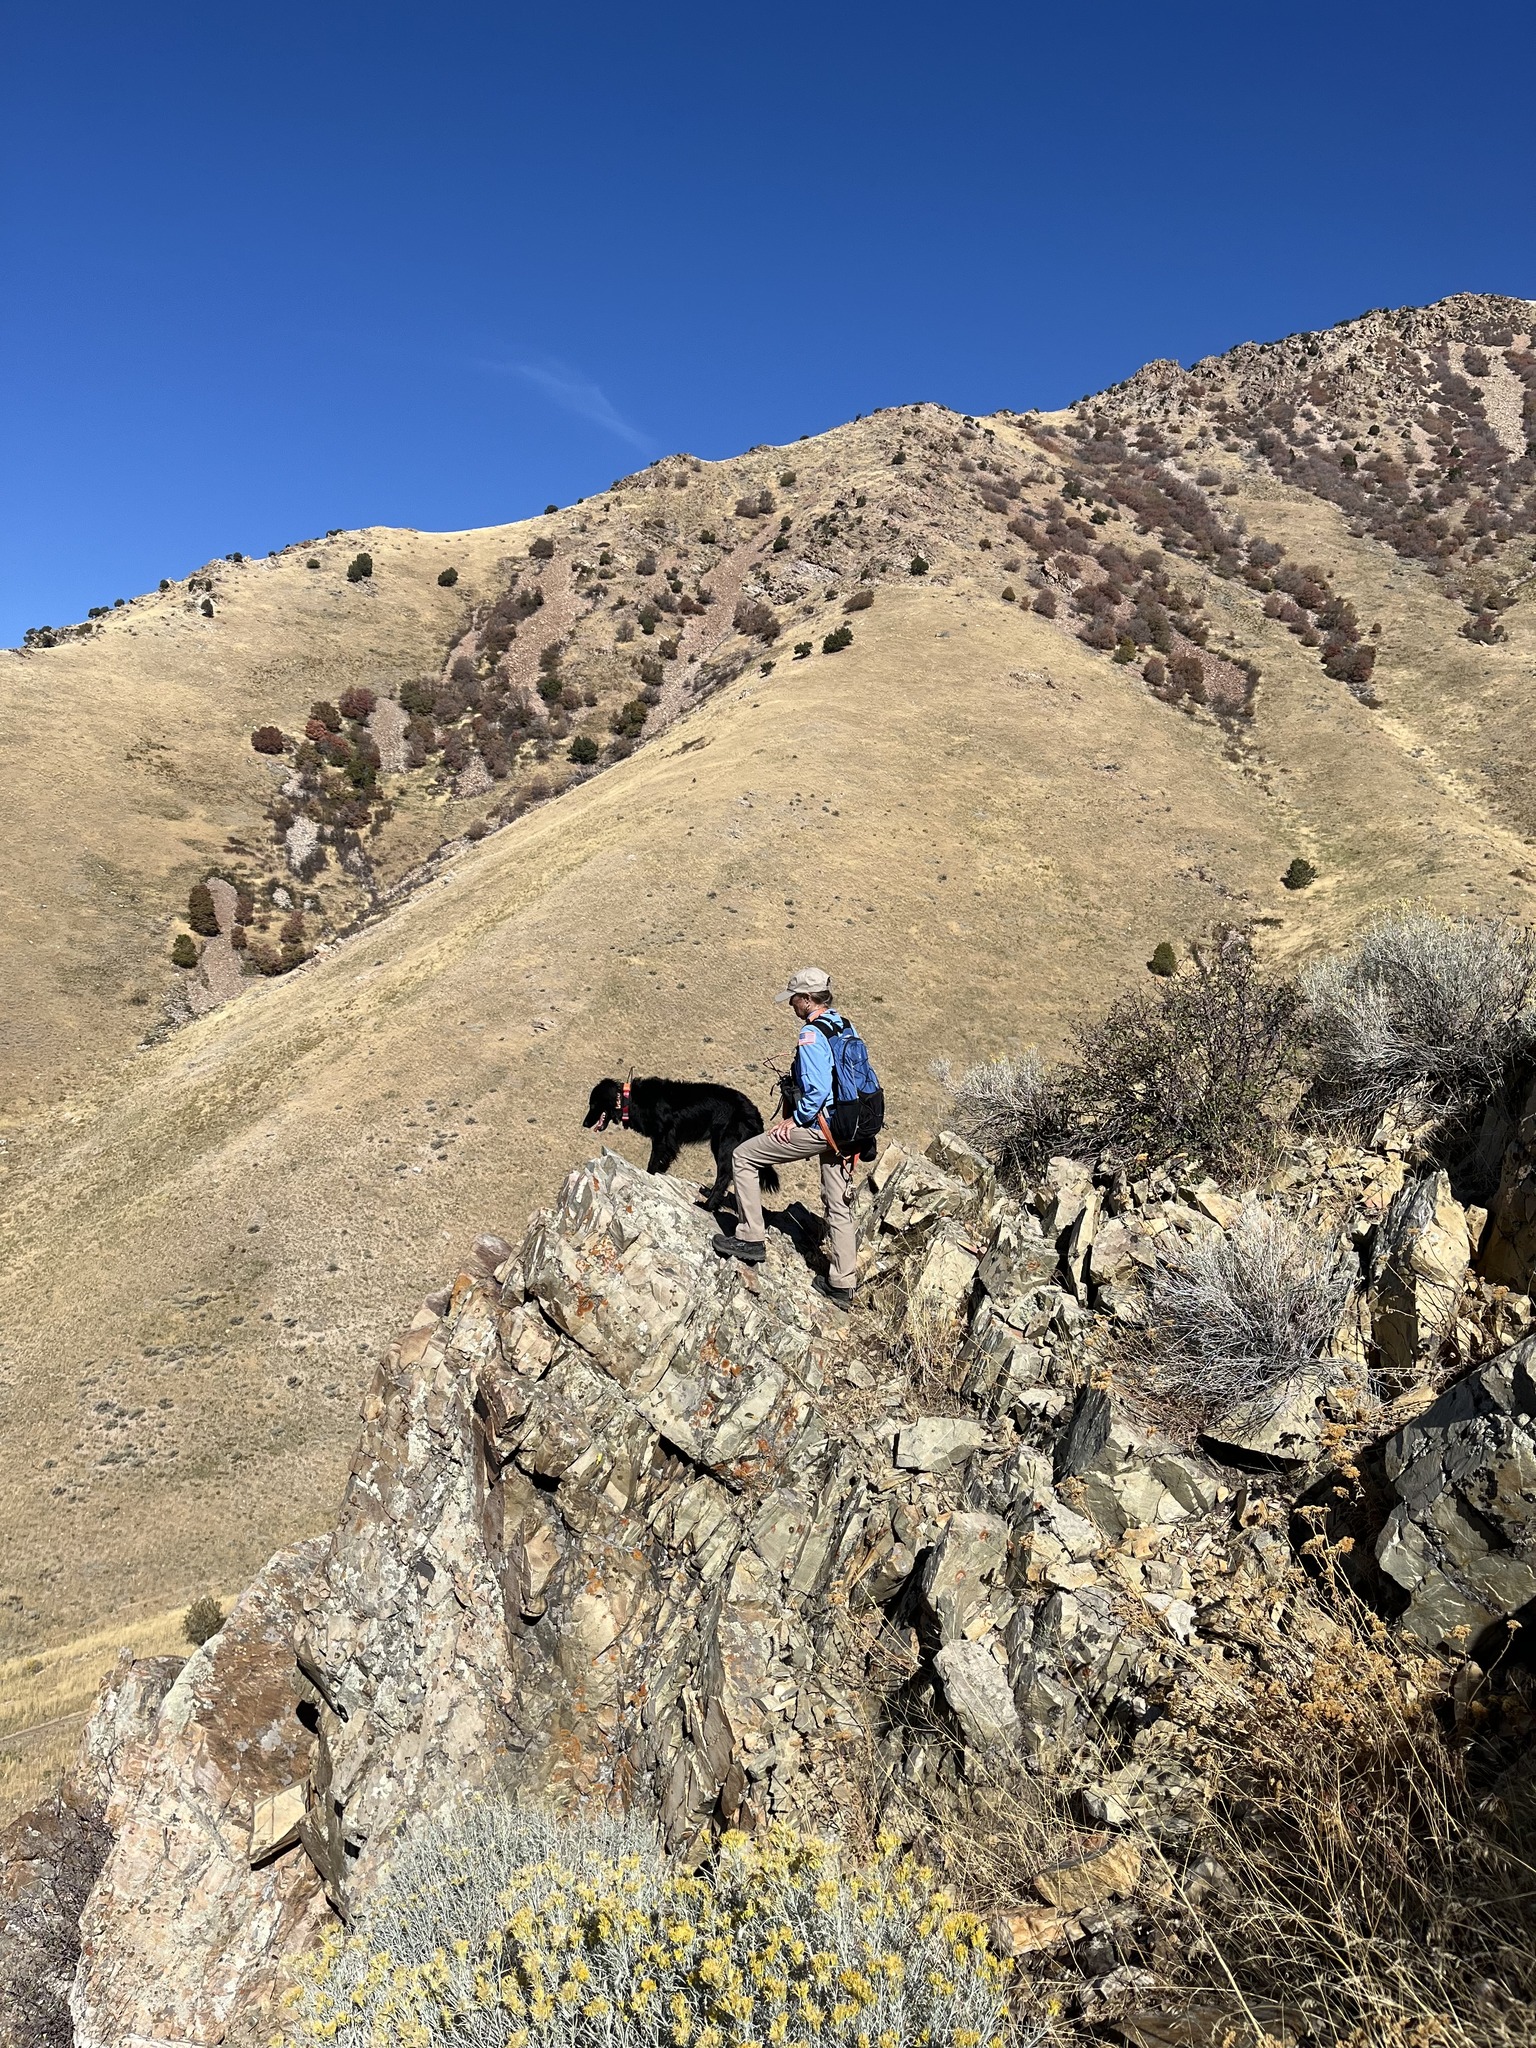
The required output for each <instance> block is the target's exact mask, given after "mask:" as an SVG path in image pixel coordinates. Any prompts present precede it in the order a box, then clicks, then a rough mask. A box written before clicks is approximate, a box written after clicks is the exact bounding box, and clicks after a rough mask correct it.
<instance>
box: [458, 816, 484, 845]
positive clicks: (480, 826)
mask: <svg viewBox="0 0 1536 2048" xmlns="http://www.w3.org/2000/svg"><path fill="white" fill-rule="evenodd" d="M490 829H491V828H490V826H489V825H487V823H486V822H485V820H484V818H476V819H475V820H474V822H473V824H470V825H466V826H465V827H464V837H465V838H466V839H471V840H475V841H479V840H481V839H484V838H485V837H486V835H487V834H488V833H489V831H490Z"/></svg>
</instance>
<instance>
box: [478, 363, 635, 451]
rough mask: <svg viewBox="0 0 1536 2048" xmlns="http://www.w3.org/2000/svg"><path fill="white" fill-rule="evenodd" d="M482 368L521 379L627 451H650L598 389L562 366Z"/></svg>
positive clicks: (498, 366)
mask: <svg viewBox="0 0 1536 2048" xmlns="http://www.w3.org/2000/svg"><path fill="white" fill-rule="evenodd" d="M485 367H486V369H488V370H498V371H500V372H501V373H502V374H503V375H504V376H512V377H521V378H522V379H523V381H524V382H525V383H528V384H532V385H533V386H534V387H535V388H536V389H537V390H539V391H542V392H543V393H544V395H545V397H546V398H548V399H549V400H550V401H551V402H552V403H553V404H555V405H558V406H559V407H560V408H561V409H562V410H563V411H565V412H569V413H574V414H575V415H576V417H577V419H582V420H590V421H591V423H592V425H593V426H595V427H602V428H603V429H604V430H605V432H607V433H610V434H613V435H615V436H616V437H617V439H619V440H620V441H627V442H628V443H629V445H630V447H631V448H636V449H642V450H643V449H648V448H649V447H650V441H649V439H648V438H647V436H646V435H644V434H643V433H641V431H640V429H639V428H638V427H634V426H631V425H630V423H629V421H628V420H627V419H625V418H624V417H623V416H622V414H620V413H618V412H616V411H615V410H614V408H613V406H612V405H611V404H610V403H609V400H608V397H607V395H606V393H605V392H604V391H603V389H602V387H601V386H600V385H597V384H594V383H593V382H592V380H591V379H590V378H589V377H583V376H582V375H581V374H580V372H579V371H576V370H572V369H570V368H569V367H568V366H567V365H566V364H564V363H556V364H546V363H487V364H486V365H485Z"/></svg>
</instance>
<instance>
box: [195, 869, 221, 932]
mask: <svg viewBox="0 0 1536 2048" xmlns="http://www.w3.org/2000/svg"><path fill="white" fill-rule="evenodd" d="M187 923H188V924H189V925H191V927H192V929H193V931H195V932H196V933H197V935H198V937H199V938H200V939H216V938H217V937H218V935H219V913H218V912H217V911H216V910H215V909H214V907H213V891H212V890H211V889H210V888H209V886H208V884H207V883H206V882H194V883H193V884H192V889H191V893H190V894H189V895H188V897H187Z"/></svg>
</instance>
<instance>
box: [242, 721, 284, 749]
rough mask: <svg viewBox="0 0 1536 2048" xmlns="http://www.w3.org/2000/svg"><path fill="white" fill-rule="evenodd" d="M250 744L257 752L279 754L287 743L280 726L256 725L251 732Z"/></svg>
mask: <svg viewBox="0 0 1536 2048" xmlns="http://www.w3.org/2000/svg"><path fill="white" fill-rule="evenodd" d="M251 745H252V746H253V747H254V748H255V749H256V751H257V753H258V754H280V753H282V752H283V750H284V748H285V747H286V745H287V741H286V740H285V739H284V738H283V732H282V727H281V726H276V725H258V726H257V728H256V730H255V731H254V732H253V733H252V734H251Z"/></svg>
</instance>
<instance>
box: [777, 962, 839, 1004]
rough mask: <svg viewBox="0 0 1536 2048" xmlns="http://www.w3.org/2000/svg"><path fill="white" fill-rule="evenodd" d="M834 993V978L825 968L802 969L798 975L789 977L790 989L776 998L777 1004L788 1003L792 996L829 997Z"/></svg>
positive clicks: (783, 991) (784, 990) (782, 991)
mask: <svg viewBox="0 0 1536 2048" xmlns="http://www.w3.org/2000/svg"><path fill="white" fill-rule="evenodd" d="M831 993H832V977H831V975H830V974H828V973H827V971H826V969H825V968H823V967H802V968H801V969H800V971H799V973H798V974H792V975H791V976H790V977H789V987H788V988H786V989H783V990H781V991H780V993H779V994H778V995H776V996H775V997H774V999H773V1000H774V1001H775V1002H776V1003H787V1002H788V1001H789V999H790V997H791V996H829V995H831Z"/></svg>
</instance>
